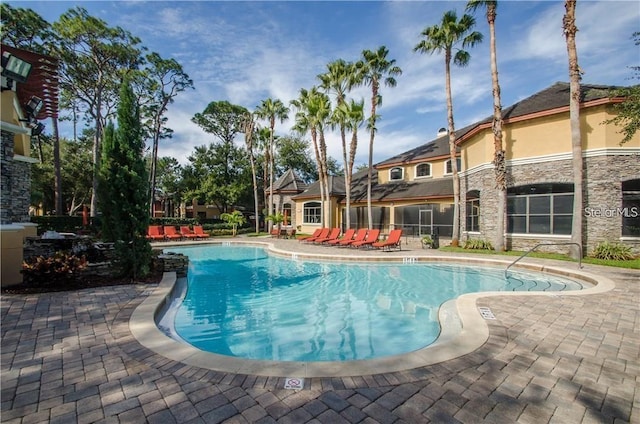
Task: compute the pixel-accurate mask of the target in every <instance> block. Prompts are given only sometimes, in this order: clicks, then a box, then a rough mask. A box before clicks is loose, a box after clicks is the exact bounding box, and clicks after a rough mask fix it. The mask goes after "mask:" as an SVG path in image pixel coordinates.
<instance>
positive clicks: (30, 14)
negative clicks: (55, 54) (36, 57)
mask: <svg viewBox="0 0 640 424" xmlns="http://www.w3.org/2000/svg"><path fill="white" fill-rule="evenodd" d="M0 22H1V23H2V26H0V36H1V37H2V42H3V43H4V44H7V45H10V46H13V47H18V48H21V49H25V50H29V51H32V52H36V53H43V54H47V53H48V51H49V49H48V47H47V44H49V43H51V42H53V40H55V34H54V32H53V31H52V29H51V24H50V23H49V22H47V21H46V20H45V19H44V18H42V16H40V15H39V14H38V13H37V12H35V11H34V10H33V9H23V8H14V7H12V6H11V5H10V4H7V3H2V4H1V5H0Z"/></svg>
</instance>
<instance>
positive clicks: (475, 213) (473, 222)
mask: <svg viewBox="0 0 640 424" xmlns="http://www.w3.org/2000/svg"><path fill="white" fill-rule="evenodd" d="M466 198H467V202H466V203H467V205H466V206H467V208H466V217H467V220H466V221H467V225H466V230H467V231H473V232H478V231H480V192H479V191H478V190H472V191H470V192H468V193H467V196H466Z"/></svg>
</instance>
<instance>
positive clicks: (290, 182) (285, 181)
mask: <svg viewBox="0 0 640 424" xmlns="http://www.w3.org/2000/svg"><path fill="white" fill-rule="evenodd" d="M306 188H307V184H306V183H305V182H304V181H302V179H301V178H300V177H298V175H297V174H296V173H295V172H293V170H292V169H291V168H289V169H288V170H287V171H286V172H285V173H284V174H282V176H280V178H278V179H277V180H276V181H274V183H273V191H274V192H277V193H301V192H303V191H304V190H305V189H306Z"/></svg>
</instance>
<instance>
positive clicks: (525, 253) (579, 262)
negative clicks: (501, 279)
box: [504, 243, 582, 277]
mask: <svg viewBox="0 0 640 424" xmlns="http://www.w3.org/2000/svg"><path fill="white" fill-rule="evenodd" d="M567 245H573V246H578V249H580V256H579V257H578V268H582V245H581V244H580V243H539V244H536V245H535V246H533V247H532V248H531V249H529V250H527V251H526V252H524V253H523V254H522V255H520V257H519V258H518V259H516V260H515V261H513V262H511V263H510V264H509V266H507V268H506V269H505V270H504V276H505V277H506V276H507V271H509V268H511V267H512V266H513V265H515V263H516V262H518V261H519V260H520V259H522V258H524V257H525V256H527V255H528V254H529V253H531V252H533V251H534V250H536V249H537V248H538V247H540V246H567Z"/></svg>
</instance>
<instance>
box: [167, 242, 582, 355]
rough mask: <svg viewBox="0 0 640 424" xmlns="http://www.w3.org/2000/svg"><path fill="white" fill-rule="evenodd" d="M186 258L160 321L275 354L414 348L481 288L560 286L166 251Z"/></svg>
mask: <svg viewBox="0 0 640 424" xmlns="http://www.w3.org/2000/svg"><path fill="white" fill-rule="evenodd" d="M169 250H170V251H171V252H176V253H183V254H185V255H187V256H189V258H190V269H189V277H188V289H187V290H186V294H185V296H184V299H181V300H180V299H177V300H176V301H174V302H173V303H174V307H173V308H170V310H169V312H168V313H165V314H164V316H163V317H162V318H161V319H160V326H161V327H163V329H164V330H166V333H167V334H171V335H172V336H174V337H175V338H179V339H182V340H184V341H186V342H187V343H189V344H191V345H193V346H195V347H197V348H199V349H201V350H204V351H207V352H213V353H217V354H221V355H225V356H231V357H238V358H248V359H257V360H274V361H312V362H318V361H353V360H361V359H371V358H381V357H387V356H391V355H397V354H402V353H406V352H412V351H416V350H418V349H422V348H424V347H425V346H428V345H430V344H432V343H433V342H434V341H435V340H436V339H437V338H438V336H439V335H440V323H439V322H438V313H439V310H440V307H441V305H442V304H443V303H445V302H446V301H448V300H449V299H454V298H457V297H458V296H460V295H462V294H464V293H475V292H484V291H564V290H580V289H582V288H583V286H582V285H581V284H580V283H578V282H575V281H573V280H570V279H565V278H561V277H556V276H553V275H547V274H540V273H535V274H533V273H526V272H520V271H517V272H510V273H509V278H508V279H506V280H505V277H504V271H503V269H504V268H500V269H497V268H490V267H478V266H473V267H463V266H460V265H450V264H429V263H382V264H381V263H355V262H352V263H334V262H326V261H325V262H320V261H310V260H305V261H300V260H292V259H288V258H281V257H277V256H273V255H270V254H268V253H267V252H266V251H265V249H264V248H262V247H251V246H222V245H213V246H203V247H184V248H171V249H169Z"/></svg>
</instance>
